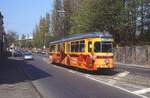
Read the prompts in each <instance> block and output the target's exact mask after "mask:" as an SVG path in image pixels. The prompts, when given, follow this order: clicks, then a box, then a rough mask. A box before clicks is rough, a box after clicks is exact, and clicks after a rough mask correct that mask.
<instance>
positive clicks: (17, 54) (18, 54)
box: [14, 51, 22, 57]
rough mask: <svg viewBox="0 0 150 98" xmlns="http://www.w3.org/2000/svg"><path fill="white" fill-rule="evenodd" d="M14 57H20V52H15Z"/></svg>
mask: <svg viewBox="0 0 150 98" xmlns="http://www.w3.org/2000/svg"><path fill="white" fill-rule="evenodd" d="M14 56H15V57H21V56H22V53H21V51H15V53H14Z"/></svg>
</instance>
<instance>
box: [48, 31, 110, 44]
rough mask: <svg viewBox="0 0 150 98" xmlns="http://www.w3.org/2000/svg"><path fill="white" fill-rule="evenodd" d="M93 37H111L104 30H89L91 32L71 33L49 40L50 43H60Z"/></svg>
mask: <svg viewBox="0 0 150 98" xmlns="http://www.w3.org/2000/svg"><path fill="white" fill-rule="evenodd" d="M95 37H99V38H108V37H109V38H111V37H112V35H111V34H110V33H108V32H105V33H104V32H91V33H85V34H75V35H71V36H69V37H66V38H62V39H61V40H57V41H53V42H50V44H55V43H61V42H65V41H71V40H78V39H84V38H95Z"/></svg>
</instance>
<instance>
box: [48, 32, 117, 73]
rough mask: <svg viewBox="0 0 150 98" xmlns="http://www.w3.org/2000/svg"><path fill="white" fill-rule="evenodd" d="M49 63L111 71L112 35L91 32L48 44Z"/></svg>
mask: <svg viewBox="0 0 150 98" xmlns="http://www.w3.org/2000/svg"><path fill="white" fill-rule="evenodd" d="M49 62H50V63H58V64H63V65H66V66H73V67H77V68H80V69H85V70H90V71H97V70H99V69H113V68H114V65H113V38H112V35H111V34H109V33H102V32H92V33H86V34H76V35H73V36H70V37H68V38H63V39H61V40H57V41H53V42H50V43H49Z"/></svg>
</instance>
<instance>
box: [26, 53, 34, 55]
mask: <svg viewBox="0 0 150 98" xmlns="http://www.w3.org/2000/svg"><path fill="white" fill-rule="evenodd" d="M24 55H32V53H25V54H24Z"/></svg>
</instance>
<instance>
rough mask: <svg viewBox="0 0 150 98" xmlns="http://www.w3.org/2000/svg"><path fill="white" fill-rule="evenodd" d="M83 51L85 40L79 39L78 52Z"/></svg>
mask: <svg viewBox="0 0 150 98" xmlns="http://www.w3.org/2000/svg"><path fill="white" fill-rule="evenodd" d="M84 51H85V41H80V45H79V52H84Z"/></svg>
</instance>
